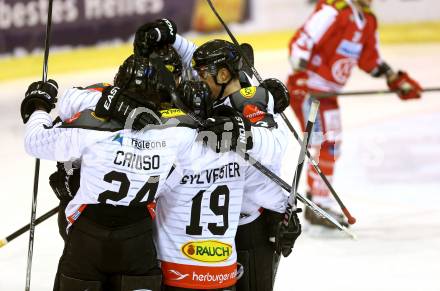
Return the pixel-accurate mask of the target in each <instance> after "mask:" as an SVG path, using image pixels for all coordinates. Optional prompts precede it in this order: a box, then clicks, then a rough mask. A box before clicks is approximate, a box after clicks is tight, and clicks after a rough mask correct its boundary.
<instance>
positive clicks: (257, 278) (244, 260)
mask: <svg viewBox="0 0 440 291" xmlns="http://www.w3.org/2000/svg"><path fill="white" fill-rule="evenodd" d="M168 22H170V21H169V20H168ZM169 27H173V29H172V30H171V29H169ZM145 28H146V29H145ZM150 32H152V34H153V35H156V33H158V32H159V33H160V36H161V37H160V38H158V37H157V38H156V37H151V36H150V34H149V33H150ZM176 33H177V31H176V28H175V26H174V25H171V26H170V25H165V23H164V21H163V20H160V21H158V22H156V23H155V24H148V25H145V26H144V27H143V28H141V29H139V30H138V31H137V33H136V37H135V46H136V45H139V46H142V45H144V46H145V45H147V42H148V40H150V41H151V40H152V39H160V41H164V42H171V43H173V46H174V47H175V48H176V50H177V51H178V52H179V54H180V55H181V57H182V60H183V64H184V67H185V66H189V64H190V63H191V60H193V65H194V68H195V69H196V70H197V71H198V73H199V76H200V77H201V79H202V80H203V81H205V82H206V83H207V84H208V85H209V86H210V88H211V90H212V91H213V95H214V98H215V100H214V103H215V105H219V104H226V105H228V106H232V107H233V108H234V109H236V110H238V111H239V112H242V113H243V115H244V116H245V117H247V118H248V120H249V121H251V122H252V123H254V124H255V125H258V126H265V127H269V128H272V129H273V130H281V131H282V132H284V136H285V140H280V142H281V143H282V144H284V146H285V145H286V141H287V135H288V134H289V133H288V130H287V129H286V128H283V125H284V124H283V123H282V122H280V123H279V124H278V126H279V127H280V129H275V128H274V127H275V126H277V125H276V122H275V119H276V118H277V114H274V113H277V112H282V111H283V110H284V109H285V107H286V106H288V101H287V102H286V100H288V97H287V99H286V98H284V99H283V97H282V96H286V95H288V94H287V90H286V89H285V87H284V86H282V85H281V89H280V87H279V86H277V84H276V83H277V82H276V81H275V82H273V81H272V82H271V81H269V82H267V85H270V86H268V87H271V88H275V89H276V91H277V93H281V94H276V97H280V98H275V99H274V98H273V96H271V94H269V92H268V91H267V90H266V89H265V88H263V87H252V86H249V87H247V88H241V85H240V80H239V79H238V74H239V73H240V70H241V65H242V60H241V57H240V55H239V53H238V50H237V48H236V47H235V46H234V45H233V44H231V43H229V42H227V41H223V40H214V41H210V42H208V43H206V44H204V45H202V46H201V47H200V48H198V49H197V47H196V46H195V45H194V44H193V43H191V42H189V41H188V40H186V39H184V38H182V37H181V36H179V35H176ZM274 85H275V86H274ZM274 116H275V119H274ZM279 166H280V165H279V164H274V165H272V169H273V170H275V171H277V170H278V171H279ZM252 175H255V176H256V177H258V179H254V180H253V181H254V182H253V183H246V188H245V198H244V201H243V206H242V213H241V215H242V216H241V218H240V227H239V228H238V231H237V237H236V243H237V249H238V250H239V253H238V261H239V262H240V263H241V264H243V265H244V275H243V277H242V279H240V280H239V281H238V285H237V290H243V291H248V290H257V291H266V290H272V288H273V285H272V284H273V276H274V273H273V272H274V269H273V257H274V244H273V243H270V242H269V241H268V237H273V236H274V234H273V233H269V230H268V228H269V227H270V226H273V225H274V224H275V225H276V224H277V223H278V222H279V221H280V218H281V214H276V213H282V212H284V207H279V208H273V206H272V205H270V204H271V203H270V199H273V198H275V197H279V196H278V194H279V193H277V192H282V190H281V189H280V188H279V187H278V186H277V185H275V184H273V183H271V182H270V181H268V180H267V178H266V177H263V176H261V174H260V173H253V174H252ZM255 181H258V182H255ZM247 193H249V195H246V194H247ZM284 199H285V197H284ZM264 208H268V209H272V210H275V211H274V212H270V211H268V210H265V211H263V209H264ZM262 212H263V215H261V214H262ZM269 214H271V216H275V217H276V218H273V217H272V218H270V219H267V218H268V216H269ZM274 214H275V215H274ZM267 220H268V221H269V222H270V223H269V225H268V224H267ZM293 226H295V227H293ZM275 228H276V227H275ZM300 232H301V229H300V225H299V221H298V220H297V216H296V215H294V216H293V221H291V228H290V232H289V233H288V234H285V236H284V239H283V240H280V239H279V238H280V237H281V236H280V235H279V236H277V239H276V241H277V243H278V244H276V245H278V246H281V245H283V247H285V248H287V249H291V248H292V247H293V244H294V242H295V240H296V238H297V237H298V236H299V234H300ZM281 241H282V242H281ZM279 252H280V250H279V248H278V253H279ZM257 260H258V262H257ZM260 263H261V264H260Z"/></svg>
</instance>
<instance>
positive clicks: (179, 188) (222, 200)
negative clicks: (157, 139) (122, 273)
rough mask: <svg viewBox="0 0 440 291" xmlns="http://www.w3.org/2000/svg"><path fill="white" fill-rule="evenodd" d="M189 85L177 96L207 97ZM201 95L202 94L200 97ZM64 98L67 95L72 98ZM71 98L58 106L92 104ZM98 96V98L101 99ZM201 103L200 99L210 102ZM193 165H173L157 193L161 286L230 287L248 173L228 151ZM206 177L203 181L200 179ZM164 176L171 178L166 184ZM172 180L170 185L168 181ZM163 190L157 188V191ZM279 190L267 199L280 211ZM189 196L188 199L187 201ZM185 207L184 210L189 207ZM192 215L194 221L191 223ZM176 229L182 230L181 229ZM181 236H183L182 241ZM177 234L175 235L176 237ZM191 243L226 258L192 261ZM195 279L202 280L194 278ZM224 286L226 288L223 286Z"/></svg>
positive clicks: (265, 152) (268, 154)
mask: <svg viewBox="0 0 440 291" xmlns="http://www.w3.org/2000/svg"><path fill="white" fill-rule="evenodd" d="M192 83H198V82H187V83H184V84H183V86H182V90H180V92H181V95H182V96H183V95H185V96H192V98H191V97H188V98H185V99H191V100H205V101H206V100H210V97H209V96H207V94H206V93H203V92H206V91H205V90H204V89H203V88H207V87H206V85H203V84H204V83H199V84H201V85H203V86H201V87H199V89H200V90H196V89H197V87H195V86H194V85H193V86H190V85H191V84H192ZM200 94H202V95H203V96H200ZM185 96H183V97H185ZM66 97H68V98H69V99H70V98H71V97H73V96H66ZM74 97H76V98H72V100H62V104H63V105H64V106H65V105H66V104H75V106H77V108H75V109H78V108H91V107H93V106H94V104H92V103H90V101H93V99H94V98H86V96H85V95H82V96H74ZM123 97H124V96H121V97H119V98H118V100H115V101H113V100H114V99H112V101H113V102H116V103H117V104H120V103H121V102H123V103H124V104H129V100H127V99H126V98H123ZM199 97H203V98H199ZM100 100H102V98H101V99H100ZM205 101H204V102H202V103H203V104H207V103H209V102H205ZM194 103H195V102H194ZM99 104H100V101H98V105H99ZM64 106H63V107H64ZM110 107H113V108H114V110H117V108H118V106H110ZM208 111H209V110H208ZM65 112H72V109H71V108H63V110H62V112H60V115H61V116H64V115H65V114H66V113H65ZM204 116H205V117H207V115H206V114H204ZM210 117H211V119H212V118H213V117H212V116H210ZM215 119H216V117H214V120H215ZM222 127H223V121H220V123H217V122H214V123H211V125H210V127H209V128H206V129H208V130H212V131H214V132H217V133H218V134H220V136H221V133H222V132H223V129H222ZM260 131H261V132H262V133H263V132H265V131H266V132H267V134H269V135H267V134H266V135H265V136H264V138H263V140H270V139H271V137H270V134H271V132H270V131H269V130H267V129H264V128H261V129H260ZM261 149H262V150H260V151H259V153H258V156H259V157H260V158H261V157H263V156H264V157H266V158H267V160H273V159H275V158H274V154H271V152H272V153H276V155H279V153H280V152H283V149H282V148H281V147H280V145H279V144H278V143H276V144H275V148H273V149H272V150H271V149H269V150H265V149H264V148H261ZM193 163H194V165H198V166H197V169H199V170H198V171H195V170H191V171H190V170H184V169H181V167H179V165H177V166H176V168H175V169H174V170H173V172H172V174H171V175H170V177H169V178H168V180H167V185H170V186H168V188H169V190H168V191H162V192H163V194H158V195H157V196H158V197H157V218H156V225H157V228H156V232H157V235H156V244H157V247H158V255H159V259H160V260H161V262H162V264H161V265H162V269H163V271H164V275H165V287H164V288H165V290H181V287H184V290H193V289H199V288H204V289H206V288H209V289H211V290H220V289H219V288H223V287H231V286H232V285H233V284H235V280H236V276H235V269H236V264H235V260H236V251H235V246H234V235H235V231H236V229H237V223H238V218H239V209H240V205H241V200H242V193H243V187H244V183H243V182H244V179H245V176H246V177H247V173H248V170H245V169H246V167H243V166H242V165H240V163H238V162H237V161H236V159H233V160H231V157H230V156H227V155H226V156H221V157H220V158H216V159H207V158H206V157H203V158H201V159H200V161H199V160H194V161H193ZM182 171H183V172H182ZM188 177H190V178H188ZM201 177H202V178H201ZM205 177H206V179H204V178H205ZM169 180H170V182H168V181H169ZM246 180H247V179H246ZM173 181H174V183H175V184H173ZM252 183H253V184H255V183H259V181H256V182H255V181H254V182H252ZM194 189H195V190H197V191H195V190H194ZM162 192H160V191H159V192H158V193H162ZM183 194H185V195H183ZM280 194H281V195H280V197H278V200H275V199H271V201H270V202H272V203H273V204H275V205H276V206H273V207H277V208H280V209H283V207H284V200H285V197H284V195H283V193H282V192H281V193H280ZM200 195H202V196H204V197H206V198H210V202H209V205H210V206H209V208H208V209H206V207H205V206H203V207H202V210H200V209H198V206H201V204H202V201H199V198H200V197H199V196H200ZM191 197H193V198H192V199H190V198H191ZM216 199H217V200H219V201H217V200H216ZM204 201H206V200H204ZM216 201H217V202H216ZM199 203H200V205H199ZM205 203H206V202H203V204H205ZM216 203H217V204H216ZM185 209H188V211H186V210H185ZM200 211H202V213H201V214H200V213H199V212H200ZM170 213H181V214H180V215H179V217H180V218H179V219H176V218H175V217H173V216H170ZM198 216H199V217H198ZM197 217H198V218H197ZM197 219H198V220H199V222H198V224H197V225H196V222H197ZM219 219H220V220H219ZM213 221H218V223H213ZM185 222H186V224H187V227H186V228H185V227H184V228H182V227H181V225H180V224H181V223H184V224H185ZM203 225H205V226H206V230H204V231H203V233H198V232H199V229H201V228H202V226H203ZM170 229H171V231H170ZM181 231H183V232H182V233H180V232H181ZM183 237H184V238H185V240H183ZM176 238H178V240H177V241H176ZM210 239H211V240H212V239H215V242H216V243H217V245H216V243H214V245H212V244H211V240H210ZM197 244H200V245H197ZM183 245H186V246H187V247H188V248H189V249H188V250H187V253H184V252H183V250H181V248H183ZM196 247H198V248H202V249H206V247H208V250H210V251H212V250H219V247H220V248H222V249H223V250H225V251H226V254H227V256H226V257H225V256H220V257H218V258H217V259H219V258H220V259H221V260H220V261H218V262H216V261H215V260H214V261H209V262H205V263H203V262H202V263H200V262H199V263H197V261H194V260H193V259H189V258H188V257H187V256H189V255H190V254H191V249H192V248H195V250H198V248H196ZM209 247H211V248H209ZM170 253H171V255H170ZM184 254H185V255H184ZM204 255H205V257H207V258H208V259H209V258H210V255H209V252H208V253H204ZM196 258H197V256H196ZM202 258H203V254H202ZM211 258H212V256H211ZM214 259H215V256H214ZM206 264H208V266H206ZM170 268H171V269H170ZM184 271H186V272H191V274H192V275H193V276H184V275H185V274H183V276H182V277H178V276H177V277H176V274H177V273H180V274H182V272H184ZM206 272H207V273H206ZM194 273H195V274H198V276H195V275H194ZM213 274H216V275H215V277H213V278H214V279H213V280H212V283H211V284H209V283H208V282H204V280H210V279H209V278H208V279H206V278H205V277H207V276H208V277H209V276H212V275H213ZM194 276H195V277H194ZM194 278H202V279H199V280H197V279H194ZM203 278H205V279H203ZM225 290H230V289H229V288H227V289H225Z"/></svg>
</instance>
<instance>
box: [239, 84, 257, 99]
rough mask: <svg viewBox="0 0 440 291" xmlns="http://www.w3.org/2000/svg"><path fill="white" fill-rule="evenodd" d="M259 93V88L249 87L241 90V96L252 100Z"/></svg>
mask: <svg viewBox="0 0 440 291" xmlns="http://www.w3.org/2000/svg"><path fill="white" fill-rule="evenodd" d="M256 92H257V87H247V88H243V89H241V90H240V94H241V95H242V96H243V97H244V98H247V99H251V98H252V97H254V95H255V93H256Z"/></svg>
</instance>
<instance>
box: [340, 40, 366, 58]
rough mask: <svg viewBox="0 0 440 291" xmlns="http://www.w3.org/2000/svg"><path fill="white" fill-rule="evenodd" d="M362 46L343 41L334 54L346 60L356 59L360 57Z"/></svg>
mask: <svg viewBox="0 0 440 291" xmlns="http://www.w3.org/2000/svg"><path fill="white" fill-rule="evenodd" d="M361 51H362V44H360V43H356V42H352V41H348V40H346V39H344V40H343V41H342V42H341V43H340V44H339V47H338V48H337V50H336V52H337V53H338V54H340V55H343V56H344V57H347V58H353V59H358V58H359V56H360V55H361Z"/></svg>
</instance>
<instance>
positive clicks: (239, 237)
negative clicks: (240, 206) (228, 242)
mask: <svg viewBox="0 0 440 291" xmlns="http://www.w3.org/2000/svg"><path fill="white" fill-rule="evenodd" d="M265 216H266V211H264V212H263V213H262V214H261V215H260V216H259V217H258V218H257V219H256V220H254V221H252V222H251V223H248V224H244V225H240V226H239V227H238V230H237V234H236V236H235V244H236V246H237V255H238V258H237V261H238V262H239V263H240V264H241V265H242V266H243V268H244V274H243V276H242V277H241V278H240V280H238V282H237V284H236V288H237V291H272V289H273V286H272V281H273V276H274V266H273V265H274V262H273V260H274V255H275V250H274V246H273V244H272V243H271V242H269V225H268V224H267V220H266V217H265Z"/></svg>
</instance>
